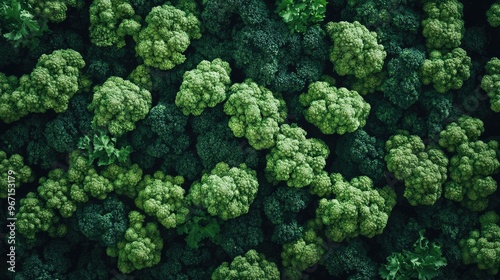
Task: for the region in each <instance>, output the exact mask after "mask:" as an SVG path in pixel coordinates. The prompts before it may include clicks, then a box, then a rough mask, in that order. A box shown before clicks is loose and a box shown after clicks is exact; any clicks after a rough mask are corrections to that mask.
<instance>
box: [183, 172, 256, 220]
mask: <svg viewBox="0 0 500 280" xmlns="http://www.w3.org/2000/svg"><path fill="white" fill-rule="evenodd" d="M258 187H259V182H258V181H257V173H256V172H255V171H254V170H251V169H249V168H247V166H246V164H244V163H242V164H240V166H239V167H232V168H231V167H229V165H228V164H227V163H224V162H220V163H218V164H217V165H216V166H215V168H214V169H213V170H212V171H211V172H210V173H206V174H203V176H202V178H201V180H200V181H196V182H194V183H193V185H192V186H191V188H190V190H189V195H188V197H189V199H190V201H191V202H192V203H193V204H194V205H197V206H201V207H203V208H206V209H207V211H208V213H209V214H210V215H212V216H218V217H220V218H222V219H223V220H228V219H233V218H236V217H238V216H241V215H243V214H245V213H248V209H249V208H250V204H252V202H253V200H254V199H255V196H256V194H257V190H258Z"/></svg>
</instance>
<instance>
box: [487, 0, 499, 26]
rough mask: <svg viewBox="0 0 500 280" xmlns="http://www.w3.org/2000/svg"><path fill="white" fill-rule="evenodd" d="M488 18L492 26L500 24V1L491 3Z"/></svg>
mask: <svg viewBox="0 0 500 280" xmlns="http://www.w3.org/2000/svg"><path fill="white" fill-rule="evenodd" d="M486 18H487V19H488V23H489V24H490V25H491V26H493V27H498V26H500V2H498V1H497V2H495V3H493V4H492V5H491V7H490V8H489V9H488V11H486Z"/></svg>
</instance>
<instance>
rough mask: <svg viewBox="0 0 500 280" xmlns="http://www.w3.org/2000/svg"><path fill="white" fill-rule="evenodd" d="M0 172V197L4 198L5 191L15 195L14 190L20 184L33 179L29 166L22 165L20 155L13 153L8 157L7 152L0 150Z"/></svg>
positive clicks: (5, 195)
mask: <svg viewBox="0 0 500 280" xmlns="http://www.w3.org/2000/svg"><path fill="white" fill-rule="evenodd" d="M0 174H2V184H1V185H0V198H6V197H7V193H10V194H12V195H15V190H16V189H17V188H19V187H20V186H21V184H24V183H29V182H33V180H34V179H35V176H34V175H33V172H32V170H31V168H30V167H29V166H27V165H24V160H23V157H22V156H20V155H18V154H15V155H12V156H11V157H10V158H9V157H7V154H6V153H5V152H4V151H1V150H0ZM10 189H14V192H11V191H10Z"/></svg>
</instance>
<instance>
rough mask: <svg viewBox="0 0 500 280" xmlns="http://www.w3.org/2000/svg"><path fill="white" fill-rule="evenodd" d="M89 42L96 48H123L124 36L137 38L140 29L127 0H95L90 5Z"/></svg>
mask: <svg viewBox="0 0 500 280" xmlns="http://www.w3.org/2000/svg"><path fill="white" fill-rule="evenodd" d="M89 11H90V27H89V31H90V41H91V42H92V43H93V44H95V45H96V46H100V47H104V46H112V45H116V46H117V47H123V46H125V38H124V37H125V35H132V36H137V34H138V33H139V30H140V29H141V24H140V23H139V22H138V18H137V17H134V15H135V11H134V9H133V8H132V6H131V5H130V4H129V3H128V1H127V0H112V1H111V0H96V1H92V4H90V8H89Z"/></svg>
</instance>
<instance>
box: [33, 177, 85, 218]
mask: <svg viewBox="0 0 500 280" xmlns="http://www.w3.org/2000/svg"><path fill="white" fill-rule="evenodd" d="M39 182H40V186H39V187H38V195H39V196H40V198H42V199H43V200H44V201H45V202H46V206H47V208H51V209H55V210H58V211H59V213H60V214H61V216H63V217H64V218H69V217H71V216H72V215H73V213H74V212H75V211H76V208H77V202H76V201H75V200H73V199H72V198H71V194H70V193H71V184H70V182H69V181H68V179H67V178H66V176H65V174H64V171H63V170H62V169H54V170H51V171H49V174H48V176H47V177H42V178H41V179H40V181H39Z"/></svg>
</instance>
